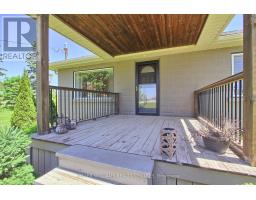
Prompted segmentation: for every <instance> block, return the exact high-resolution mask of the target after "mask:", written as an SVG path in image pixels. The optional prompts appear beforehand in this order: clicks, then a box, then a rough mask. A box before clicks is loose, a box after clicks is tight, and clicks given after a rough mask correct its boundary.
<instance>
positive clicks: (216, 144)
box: [199, 120, 240, 154]
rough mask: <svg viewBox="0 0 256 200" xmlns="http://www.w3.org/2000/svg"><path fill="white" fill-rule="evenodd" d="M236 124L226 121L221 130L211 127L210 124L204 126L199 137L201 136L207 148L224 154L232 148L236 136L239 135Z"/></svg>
mask: <svg viewBox="0 0 256 200" xmlns="http://www.w3.org/2000/svg"><path fill="white" fill-rule="evenodd" d="M237 127H238V126H237V123H236V122H231V121H230V120H225V121H224V123H223V125H222V128H221V130H218V129H215V128H213V127H211V126H210V125H209V124H208V125H206V126H202V127H201V129H200V131H199V135H201V137H202V139H203V142H204V146H205V148H207V149H209V150H211V151H215V152H217V153H220V154H224V153H225V152H226V151H227V149H228V148H229V146H230V143H231V141H232V139H233V138H234V136H235V134H237V133H238V131H240V130H239V128H237Z"/></svg>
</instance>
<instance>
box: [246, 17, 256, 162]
mask: <svg viewBox="0 0 256 200" xmlns="http://www.w3.org/2000/svg"><path fill="white" fill-rule="evenodd" d="M255 19H256V16H255V15H244V35H243V52H244V92H243V95H244V113H243V120H244V121H243V122H244V129H245V133H244V144H243V150H244V153H245V155H246V156H247V157H248V159H249V161H250V163H251V165H252V166H256V23H255V22H256V21H255Z"/></svg>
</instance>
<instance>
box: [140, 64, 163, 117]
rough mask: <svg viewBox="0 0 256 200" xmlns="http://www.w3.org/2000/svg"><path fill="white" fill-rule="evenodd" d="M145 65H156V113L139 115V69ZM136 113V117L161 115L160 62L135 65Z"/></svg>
mask: <svg viewBox="0 0 256 200" xmlns="http://www.w3.org/2000/svg"><path fill="white" fill-rule="evenodd" d="M144 65H154V66H155V70H156V71H155V72H156V113H139V95H138V85H139V80H138V78H139V76H138V75H139V67H140V66H144ZM135 67H136V69H135V111H136V115H159V113H160V112H159V110H160V79H159V60H152V61H145V62H136V65H135Z"/></svg>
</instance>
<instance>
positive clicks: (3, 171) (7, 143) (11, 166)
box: [0, 127, 34, 185]
mask: <svg viewBox="0 0 256 200" xmlns="http://www.w3.org/2000/svg"><path fill="white" fill-rule="evenodd" d="M30 143H31V140H30V137H29V136H28V135H27V134H24V132H23V131H21V130H19V129H17V128H13V127H1V128H0V185H3V184H12V185H20V184H32V183H33V180H34V176H33V168H32V166H31V165H29V164H27V163H26V158H27V154H26V150H27V148H28V146H29V144H30Z"/></svg>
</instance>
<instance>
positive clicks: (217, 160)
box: [33, 115, 256, 176]
mask: <svg viewBox="0 0 256 200" xmlns="http://www.w3.org/2000/svg"><path fill="white" fill-rule="evenodd" d="M163 127H172V128H175V129H176V130H177V135H178V136H177V137H178V140H177V151H176V154H175V155H174V156H173V158H171V159H169V158H168V157H167V156H164V155H161V154H160V130H161V129H162V128H163ZM199 128H200V123H199V121H198V120H196V119H194V118H185V117H183V118H180V117H167V116H138V115H116V116H110V117H108V118H101V119H97V120H96V121H93V120H91V121H86V122H81V123H79V124H78V126H77V129H75V130H72V131H69V132H68V133H66V134H63V135H58V134H54V133H51V134H48V135H33V139H34V140H43V141H49V142H54V143H60V144H67V145H71V146H72V145H83V146H91V147H95V148H99V149H106V150H111V151H119V152H126V153H130V154H137V155H145V156H150V157H151V158H152V159H156V160H162V161H166V162H171V163H178V164H186V165H192V166H197V167H201V168H206V169H214V170H220V171H228V172H233V173H240V174H246V175H253V176H256V168H255V167H250V166H249V165H248V163H246V162H245V161H242V160H240V159H239V158H238V156H236V155H235V154H234V153H233V152H232V151H231V150H228V151H227V153H225V154H223V155H220V154H217V153H215V152H211V151H208V150H206V149H205V148H204V146H203V143H202V141H201V140H198V138H197V137H195V133H197V132H198V130H199ZM34 154H35V153H34ZM33 157H34V159H38V158H37V156H36V155H34V156H33Z"/></svg>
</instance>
